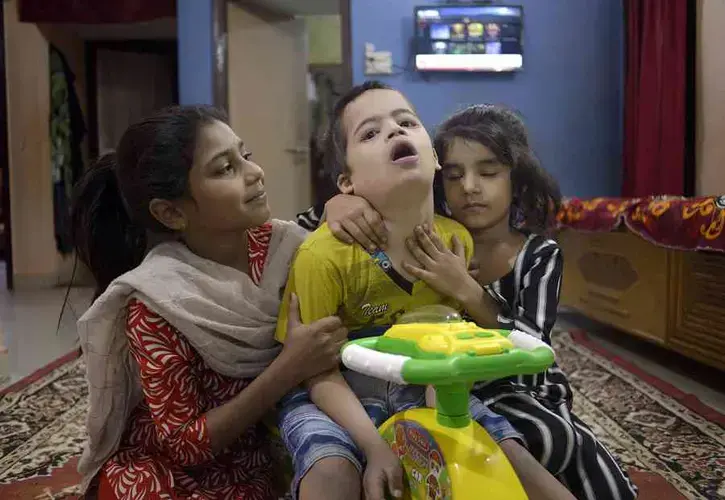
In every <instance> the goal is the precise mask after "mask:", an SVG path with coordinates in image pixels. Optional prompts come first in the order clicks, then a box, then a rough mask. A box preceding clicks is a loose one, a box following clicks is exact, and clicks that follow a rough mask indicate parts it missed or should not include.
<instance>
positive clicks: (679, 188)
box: [622, 0, 687, 197]
mask: <svg viewBox="0 0 725 500" xmlns="http://www.w3.org/2000/svg"><path fill="white" fill-rule="evenodd" d="M624 6H625V14H626V19H627V23H626V68H625V92H624V100H625V114H624V172H623V186H622V193H623V194H624V196H626V197H639V196H651V195H655V196H656V195H677V196H680V195H682V194H683V192H684V191H683V190H684V182H685V176H684V171H685V118H686V114H685V113H686V89H687V80H686V64H687V2H684V1H682V0H625V2H624Z"/></svg>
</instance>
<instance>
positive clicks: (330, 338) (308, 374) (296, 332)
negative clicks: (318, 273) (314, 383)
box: [280, 294, 348, 382]
mask: <svg viewBox="0 0 725 500" xmlns="http://www.w3.org/2000/svg"><path fill="white" fill-rule="evenodd" d="M288 317H289V319H288V321H287V339H286V341H285V343H284V347H283V348H282V352H281V354H280V357H282V359H284V360H287V361H288V362H289V363H290V366H291V367H293V368H292V369H294V370H295V373H296V374H297V378H298V379H299V380H300V382H301V381H303V380H307V379H309V378H312V377H314V376H315V375H318V374H319V373H323V372H326V371H328V370H331V369H333V368H336V367H338V366H339V363H340V350H341V349H342V346H343V345H345V342H347V333H348V332H347V329H346V328H344V327H343V326H342V321H341V320H340V318H338V317H336V316H330V317H328V318H322V319H320V320H317V321H315V322H314V323H311V324H309V325H304V324H302V320H301V319H300V306H299V300H298V299H297V296H296V295H295V294H292V297H291V298H290V301H289V309H288Z"/></svg>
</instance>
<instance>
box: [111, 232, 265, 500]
mask: <svg viewBox="0 0 725 500" xmlns="http://www.w3.org/2000/svg"><path fill="white" fill-rule="evenodd" d="M270 236H271V226H270V225H265V226H262V227H260V228H257V229H255V230H253V231H250V232H249V267H250V276H251V277H252V279H253V280H254V282H255V283H257V284H259V281H260V280H261V277H262V271H263V268H264V262H265V260H266V258H267V250H268V244H269V240H270ZM126 335H127V338H128V342H129V346H130V351H131V355H132V356H133V358H134V359H135V360H136V362H137V363H138V366H139V368H140V379H141V385H142V387H143V390H144V396H145V398H144V401H143V402H142V403H141V404H140V405H139V406H138V407H137V408H136V409H135V410H134V412H133V413H132V415H131V418H130V421H129V424H128V427H127V429H126V432H125V434H124V438H123V440H122V442H121V446H120V448H119V451H118V452H117V453H116V455H114V457H113V458H111V459H110V460H109V461H108V462H107V463H106V464H105V466H104V468H103V472H102V478H101V484H100V486H99V498H118V499H149V498H158V499H186V498H189V499H191V498H193V499H230V500H231V499H245V500H246V499H249V500H257V499H259V500H267V499H270V498H273V497H274V495H273V485H274V479H275V477H274V470H273V469H274V467H273V463H272V458H271V450H270V449H269V445H268V442H269V440H268V438H267V436H266V433H265V431H264V429H263V427H262V426H261V425H260V426H257V427H254V428H251V429H249V430H248V431H247V433H246V434H245V435H243V436H242V437H241V438H240V439H239V441H238V442H237V443H236V444H235V445H234V446H232V447H230V448H229V449H227V450H225V451H224V452H222V453H220V454H218V455H216V456H215V455H213V454H212V451H211V442H210V440H209V433H208V429H207V426H206V417H205V413H206V412H207V411H209V410H211V409H212V408H215V407H217V406H220V405H222V404H224V403H225V402H227V401H228V400H229V399H231V398H232V397H234V396H235V395H236V394H238V393H239V392H241V391H242V390H243V389H244V388H245V387H246V386H247V385H249V383H250V382H251V380H240V379H233V378H229V377H225V376H223V375H220V374H218V373H216V372H214V371H213V370H211V369H210V368H209V367H208V366H207V365H206V364H205V363H204V361H203V359H202V358H201V357H200V356H199V355H198V353H197V352H196V351H195V350H194V349H193V347H192V346H191V344H190V343H189V342H188V341H187V340H186V339H185V338H184V337H183V336H182V335H180V334H179V333H178V331H176V330H175V329H174V327H172V326H171V325H170V324H168V323H167V322H166V321H165V320H164V319H163V318H161V317H160V316H158V315H157V314H156V313H154V312H152V311H151V310H150V309H148V308H147V307H146V306H145V305H144V304H143V303H141V302H139V301H137V300H132V301H131V302H130V303H129V306H128V319H127V329H126Z"/></svg>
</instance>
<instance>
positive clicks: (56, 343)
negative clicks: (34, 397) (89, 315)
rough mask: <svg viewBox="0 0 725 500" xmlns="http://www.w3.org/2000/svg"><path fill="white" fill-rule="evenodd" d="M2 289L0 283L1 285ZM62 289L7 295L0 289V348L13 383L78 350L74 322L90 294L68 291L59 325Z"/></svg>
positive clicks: (80, 290)
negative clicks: (4, 354)
mask: <svg viewBox="0 0 725 500" xmlns="http://www.w3.org/2000/svg"><path fill="white" fill-rule="evenodd" d="M3 285H4V282H3ZM66 291H67V290H66V289H64V288H56V289H49V290H39V291H33V292H27V291H16V292H13V293H9V292H8V291H7V290H5V289H0V345H5V346H6V347H7V349H8V360H7V369H8V372H9V376H10V379H9V380H6V381H5V383H4V384H3V385H7V384H9V383H13V382H15V381H17V380H19V379H20V378H22V377H25V376H27V375H29V374H31V373H33V372H34V371H35V370H37V369H38V368H41V367H43V366H45V365H46V364H48V363H50V362H51V361H53V360H55V359H57V358H59V357H61V356H63V355H64V354H67V353H69V352H70V351H72V350H73V349H74V348H76V347H77V346H78V343H77V335H76V328H75V322H76V319H77V318H78V317H79V316H80V315H81V314H83V312H84V311H85V310H86V308H87V307H88V305H89V304H90V299H91V297H92V290H90V289H86V288H72V289H71V290H70V293H69V295H68V303H67V306H66V309H65V312H64V314H63V318H62V321H60V323H59V321H58V320H59V319H60V312H61V309H62V307H63V302H64V300H65V296H66Z"/></svg>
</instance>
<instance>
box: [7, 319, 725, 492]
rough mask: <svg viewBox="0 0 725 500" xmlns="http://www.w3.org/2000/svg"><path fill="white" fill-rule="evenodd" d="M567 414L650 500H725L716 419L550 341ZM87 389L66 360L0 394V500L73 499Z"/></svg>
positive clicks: (569, 340)
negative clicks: (571, 398) (565, 379)
mask: <svg viewBox="0 0 725 500" xmlns="http://www.w3.org/2000/svg"><path fill="white" fill-rule="evenodd" d="M554 343H555V347H556V349H557V355H558V358H559V360H560V364H561V365H562V367H563V368H564V370H566V372H567V373H568V374H569V376H570V378H571V383H572V386H573V388H574V389H575V391H576V395H575V411H576V413H577V414H578V415H579V416H580V417H581V418H582V419H583V420H585V421H586V422H587V423H589V425H591V426H592V429H593V430H594V432H595V433H596V434H597V435H598V436H599V437H600V438H601V439H602V441H604V442H605V443H606V444H607V446H608V447H609V448H610V450H612V452H613V453H614V454H615V455H616V457H617V458H618V459H619V460H620V461H621V462H622V464H623V465H625V466H626V467H627V468H628V470H629V471H630V473H631V474H632V477H633V479H634V480H635V482H636V483H637V484H638V486H640V490H641V495H640V498H642V499H645V500H649V499H656V500H670V499H673V500H674V499H679V498H687V499H717V498H725V416H724V415H722V414H720V413H717V412H715V411H714V410H712V409H710V408H708V407H706V406H704V405H702V404H701V403H699V401H697V400H696V399H694V398H693V397H691V396H688V395H686V394H683V393H680V392H679V391H678V390H677V389H675V388H673V387H671V386H669V385H668V384H666V383H664V382H662V381H660V380H658V379H656V378H653V377H651V376H649V375H647V374H646V373H644V372H641V371H640V370H638V369H637V368H636V367H634V366H631V365H628V364H627V363H626V362H625V361H622V360H621V359H618V358H616V357H614V356H612V355H611V354H609V353H607V352H606V351H604V350H602V349H600V348H598V347H597V346H596V344H594V343H592V342H591V341H590V340H589V339H588V338H587V336H586V334H583V333H578V332H575V333H566V332H560V333H558V334H556V335H555V337H554ZM86 396H87V387H86V382H85V376H84V366H83V363H82V361H81V359H79V358H78V357H77V354H72V355H69V356H68V357H66V358H65V359H63V360H59V362H57V363H56V364H54V365H52V366H50V367H48V368H47V369H45V370H44V371H43V372H40V373H37V374H35V375H34V376H32V377H31V378H29V379H26V380H24V381H23V382H21V383H20V384H16V385H15V386H14V387H11V388H9V389H6V390H5V391H4V392H0V498H2V499H3V500H11V499H22V500H32V499H47V500H51V499H71V498H77V496H78V491H77V483H78V480H79V477H78V475H77V473H76V472H75V466H76V464H77V460H78V456H79V454H80V452H81V449H82V446H83V440H84V430H83V424H84V418H85V413H86V408H87V406H86Z"/></svg>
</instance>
